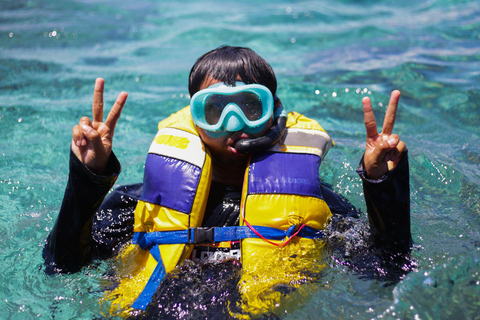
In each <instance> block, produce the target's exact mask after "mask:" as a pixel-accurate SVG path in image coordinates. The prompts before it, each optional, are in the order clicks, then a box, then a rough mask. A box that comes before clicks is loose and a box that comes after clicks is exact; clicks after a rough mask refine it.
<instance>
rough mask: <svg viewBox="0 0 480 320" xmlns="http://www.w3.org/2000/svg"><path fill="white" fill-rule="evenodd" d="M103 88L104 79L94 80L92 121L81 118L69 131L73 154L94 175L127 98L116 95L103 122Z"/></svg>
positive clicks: (99, 169)
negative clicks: (115, 99) (71, 136)
mask: <svg viewBox="0 0 480 320" xmlns="http://www.w3.org/2000/svg"><path fill="white" fill-rule="evenodd" d="M103 86H104V80H103V79H102V78H98V79H97V80H96V81H95V90H94V93H93V105H92V115H93V122H92V120H90V118H88V117H82V118H81V119H80V122H79V123H78V125H76V126H75V127H73V129H72V134H73V139H72V151H73V153H74V154H75V155H76V156H77V158H78V159H79V160H80V161H81V162H82V163H83V164H85V165H86V166H87V167H88V168H89V169H90V170H91V171H93V172H95V173H97V174H102V173H103V171H104V169H105V166H106V165H107V162H108V159H109V157H110V154H111V153H112V140H113V132H114V130H115V126H116V124H117V121H118V119H119V118H120V114H121V113H122V109H123V106H124V105H125V102H126V101H127V96H128V94H127V93H126V92H121V93H120V94H119V95H118V98H117V101H115V104H114V105H113V107H112V109H111V110H110V112H109V113H108V116H107V120H105V122H103Z"/></svg>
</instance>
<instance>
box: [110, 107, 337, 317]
mask: <svg viewBox="0 0 480 320" xmlns="http://www.w3.org/2000/svg"><path fill="white" fill-rule="evenodd" d="M331 145H332V141H331V139H330V137H329V136H328V134H327V133H326V132H325V131H324V130H323V128H322V127H321V126H320V125H319V124H318V123H317V122H316V121H314V120H311V119H308V118H306V117H304V116H302V115H300V114H298V113H295V112H291V113H289V114H288V119H287V129H286V133H285V135H284V138H283V139H282V140H281V142H280V143H278V144H277V145H275V146H273V147H272V148H270V149H269V150H267V151H265V152H263V153H260V154H255V155H253V156H252V157H251V158H250V160H249V164H248V166H247V170H246V172H245V179H244V185H243V187H242V199H241V209H240V216H241V217H240V225H239V226H237V227H218V228H202V227H201V225H202V221H203V216H204V213H205V207H206V204H207V199H208V193H209V189H210V182H211V177H212V173H211V166H212V165H211V156H210V152H209V150H208V149H207V148H206V147H205V145H204V144H203V142H202V140H201V139H200V137H199V135H198V133H197V131H196V129H195V126H194V123H193V121H192V119H191V116H190V109H189V107H186V108H184V109H182V110H180V111H179V112H177V113H175V114H173V115H172V116H170V117H169V118H167V119H165V120H163V121H161V122H160V123H159V131H158V133H157V135H156V136H155V138H154V140H153V142H152V144H151V146H150V149H149V152H148V155H147V160H146V164H145V174H144V182H143V183H144V190H143V193H142V196H141V198H140V200H139V201H138V204H137V207H136V209H135V225H134V232H135V234H134V239H133V243H132V244H130V245H128V246H127V247H126V248H125V249H124V250H123V251H122V252H121V253H120V254H119V257H118V259H119V262H120V263H119V270H118V272H117V274H118V276H119V277H120V278H121V281H120V284H119V286H118V287H117V288H116V289H114V290H113V291H111V292H110V293H109V294H108V296H107V297H106V298H105V299H106V300H110V301H111V308H110V314H121V313H122V312H127V313H124V314H126V315H128V312H129V309H130V308H133V309H145V308H146V306H147V304H148V303H149V302H150V300H151V298H152V296H153V294H154V293H155V291H156V289H157V288H158V286H159V285H160V283H161V281H162V279H163V278H164V276H165V274H166V273H168V272H171V271H172V270H173V269H174V268H175V267H176V266H177V265H179V264H180V263H181V262H182V261H183V260H184V259H186V258H188V257H189V256H190V255H191V252H192V250H193V248H194V246H195V244H199V243H212V242H221V241H234V240H240V241H241V261H242V268H243V271H242V272H243V275H242V279H241V281H240V286H239V290H240V292H241V293H242V296H243V297H244V298H245V299H244V300H245V307H242V308H243V309H244V310H245V311H247V312H255V310H259V311H261V310H262V309H265V307H267V308H268V307H269V306H270V304H271V303H272V301H273V300H278V294H277V293H275V292H273V294H272V292H270V291H269V290H270V289H269V288H271V287H272V286H274V285H276V284H279V283H283V284H292V283H293V284H297V283H300V282H301V279H303V278H304V276H303V275H302V272H300V271H299V268H298V266H301V268H303V271H306V268H309V267H311V266H312V265H311V263H310V264H309V265H308V266H307V265H302V262H301V261H300V262H299V261H298V260H299V259H304V258H305V256H306V255H312V252H313V251H314V250H313V249H314V248H317V249H318V248H320V249H321V247H322V246H323V242H322V241H321V239H322V237H323V233H322V230H323V229H325V228H326V226H327V224H328V221H329V219H330V216H331V212H330V209H329V208H328V206H327V204H326V203H325V201H324V200H323V196H322V192H321V189H320V179H319V167H320V164H321V162H322V160H323V157H324V156H325V155H326V153H327V152H328V150H329V148H330V147H331ZM317 254H319V252H318V250H317V251H316V253H315V255H317ZM294 256H296V257H297V258H294ZM316 258H318V256H317V257H315V258H314V259H316ZM279 259H280V260H281V261H279ZM279 264H280V265H283V267H285V269H283V271H282V270H279V271H278V272H277V273H278V274H277V275H276V276H274V277H271V272H272V268H274V267H275V266H277V267H278V265H279ZM289 265H291V266H292V268H290V267H289ZM289 268H290V269H291V270H289ZM285 271H287V272H285ZM265 275H269V276H268V277H265ZM259 284H260V285H261V286H262V288H259ZM295 286H296V285H295ZM262 290H263V291H262ZM255 292H256V293H255ZM258 293H260V294H262V295H263V297H262V299H260V300H259V299H258ZM267 296H269V297H267ZM112 300H113V301H112ZM270 300H272V301H270ZM269 301H270V302H269Z"/></svg>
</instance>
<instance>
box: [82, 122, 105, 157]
mask: <svg viewBox="0 0 480 320" xmlns="http://www.w3.org/2000/svg"><path fill="white" fill-rule="evenodd" d="M80 128H81V130H82V132H83V136H84V137H85V139H86V140H88V142H89V143H91V146H92V148H93V150H94V151H100V150H103V143H102V138H101V136H100V133H99V132H98V131H97V130H95V129H94V128H93V127H92V126H88V125H81V126H80Z"/></svg>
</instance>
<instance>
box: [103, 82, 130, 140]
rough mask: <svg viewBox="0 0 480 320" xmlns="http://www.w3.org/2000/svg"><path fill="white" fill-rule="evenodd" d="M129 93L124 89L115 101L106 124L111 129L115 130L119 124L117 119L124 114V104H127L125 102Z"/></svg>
mask: <svg viewBox="0 0 480 320" xmlns="http://www.w3.org/2000/svg"><path fill="white" fill-rule="evenodd" d="M127 98H128V94H127V93H126V92H125V91H124V92H121V93H120V94H119V95H118V97H117V101H115V104H114V105H113V107H112V109H111V110H110V112H109V113H108V116H107V120H106V121H105V125H106V126H107V127H109V128H110V130H112V131H113V130H114V129H115V126H116V125H117V121H118V119H119V118H120V115H121V114H122V110H123V106H124V105H125V102H126V101H127Z"/></svg>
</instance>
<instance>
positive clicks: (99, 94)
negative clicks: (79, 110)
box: [92, 78, 105, 122]
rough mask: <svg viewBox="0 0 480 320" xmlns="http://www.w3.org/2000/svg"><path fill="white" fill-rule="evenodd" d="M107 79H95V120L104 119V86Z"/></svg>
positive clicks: (93, 111) (93, 107)
mask: <svg viewBox="0 0 480 320" xmlns="http://www.w3.org/2000/svg"><path fill="white" fill-rule="evenodd" d="M104 83H105V81H104V80H103V79H102V78H97V80H95V89H94V90H93V104H92V115H93V122H102V121H103V87H104Z"/></svg>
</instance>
